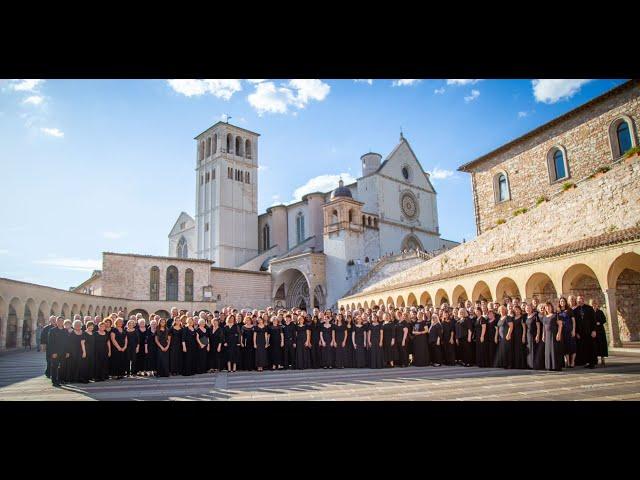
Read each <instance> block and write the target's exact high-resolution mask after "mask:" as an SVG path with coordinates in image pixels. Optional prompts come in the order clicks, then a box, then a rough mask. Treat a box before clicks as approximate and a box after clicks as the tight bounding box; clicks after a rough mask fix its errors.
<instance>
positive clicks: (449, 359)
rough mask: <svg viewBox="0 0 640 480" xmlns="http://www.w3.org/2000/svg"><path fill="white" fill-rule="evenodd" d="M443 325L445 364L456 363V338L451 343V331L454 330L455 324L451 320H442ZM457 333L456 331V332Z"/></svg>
mask: <svg viewBox="0 0 640 480" xmlns="http://www.w3.org/2000/svg"><path fill="white" fill-rule="evenodd" d="M440 325H442V353H443V355H444V364H445V365H455V363H456V343H455V339H454V340H453V343H451V333H452V332H454V325H453V322H452V321H451V320H446V321H443V322H440ZM454 333H455V332H454Z"/></svg>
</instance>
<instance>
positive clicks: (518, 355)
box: [512, 305, 527, 369]
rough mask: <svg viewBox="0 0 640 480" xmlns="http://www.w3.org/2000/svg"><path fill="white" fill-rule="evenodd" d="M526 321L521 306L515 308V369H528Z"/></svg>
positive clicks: (513, 351) (513, 350)
mask: <svg viewBox="0 0 640 480" xmlns="http://www.w3.org/2000/svg"><path fill="white" fill-rule="evenodd" d="M525 322H526V319H525V318H524V316H523V315H522V308H520V306H519V305H516V306H514V307H513V343H512V355H513V368H519V369H523V368H527V355H526V344H527V337H526V330H525Z"/></svg>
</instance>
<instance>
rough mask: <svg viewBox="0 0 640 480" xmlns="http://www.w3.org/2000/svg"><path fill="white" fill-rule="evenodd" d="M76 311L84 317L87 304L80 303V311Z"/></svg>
mask: <svg viewBox="0 0 640 480" xmlns="http://www.w3.org/2000/svg"><path fill="white" fill-rule="evenodd" d="M78 313H79V314H80V315H81V316H82V318H84V316H85V315H86V314H87V306H86V305H85V304H84V303H83V304H82V305H80V311H79V312H78Z"/></svg>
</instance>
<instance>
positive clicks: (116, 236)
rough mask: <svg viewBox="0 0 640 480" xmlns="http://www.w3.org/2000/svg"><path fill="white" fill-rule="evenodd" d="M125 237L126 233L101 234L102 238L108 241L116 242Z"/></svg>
mask: <svg viewBox="0 0 640 480" xmlns="http://www.w3.org/2000/svg"><path fill="white" fill-rule="evenodd" d="M125 235H126V232H102V236H103V237H104V238H107V239H109V240H118V239H120V238H122V237H124V236H125Z"/></svg>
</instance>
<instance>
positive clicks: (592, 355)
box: [573, 305, 598, 366]
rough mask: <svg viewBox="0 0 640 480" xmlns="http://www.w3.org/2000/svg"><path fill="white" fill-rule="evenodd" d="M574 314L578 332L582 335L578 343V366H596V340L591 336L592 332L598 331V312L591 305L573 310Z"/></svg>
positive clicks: (580, 306)
mask: <svg viewBox="0 0 640 480" xmlns="http://www.w3.org/2000/svg"><path fill="white" fill-rule="evenodd" d="M573 314H574V316H575V318H576V332H577V333H578V332H579V333H580V339H578V340H577V341H576V343H577V344H578V345H577V352H576V365H588V366H596V365H597V364H598V355H597V353H596V339H595V338H593V337H592V336H591V332H594V331H596V312H595V310H594V309H593V307H592V306H591V305H579V306H577V307H576V308H574V309H573ZM596 338H597V331H596Z"/></svg>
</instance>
